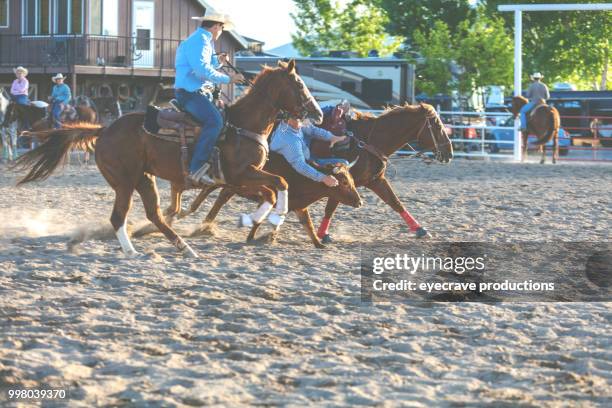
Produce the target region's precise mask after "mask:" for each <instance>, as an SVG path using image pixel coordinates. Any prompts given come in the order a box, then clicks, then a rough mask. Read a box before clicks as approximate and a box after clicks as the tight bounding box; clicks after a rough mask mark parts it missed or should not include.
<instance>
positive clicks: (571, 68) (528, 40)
mask: <svg viewBox="0 0 612 408" xmlns="http://www.w3.org/2000/svg"><path fill="white" fill-rule="evenodd" d="M515 3H516V4H524V3H534V4H535V3H550V0H487V1H486V2H485V10H486V12H487V14H488V15H489V16H501V17H502V18H503V19H504V21H505V25H506V27H507V28H508V29H509V30H510V32H512V31H513V29H514V15H513V13H499V12H498V11H497V6H498V5H500V4H515ZM580 3H601V1H597V0H582V1H581V2H580ZM610 38H612V12H609V11H562V12H561V11H552V12H523V73H524V76H525V79H527V76H528V75H529V74H530V73H533V72H535V71H539V72H541V73H542V74H544V75H545V76H546V78H547V81H549V82H554V81H562V82H572V83H574V84H577V85H579V86H581V87H582V88H586V89H590V88H593V87H594V86H596V85H598V86H599V87H601V85H604V87H605V83H606V82H608V84H609V82H610V79H609V78H607V77H609V75H610V72H611V70H610ZM608 86H609V85H608Z"/></svg>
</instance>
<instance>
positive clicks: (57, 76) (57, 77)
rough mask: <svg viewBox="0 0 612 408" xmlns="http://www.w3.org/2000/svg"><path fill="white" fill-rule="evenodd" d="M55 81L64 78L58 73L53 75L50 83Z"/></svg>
mask: <svg viewBox="0 0 612 408" xmlns="http://www.w3.org/2000/svg"><path fill="white" fill-rule="evenodd" d="M56 79H66V77H65V76H64V75H62V74H61V73H60V74H55V76H54V77H52V78H51V80H52V81H55V80H56Z"/></svg>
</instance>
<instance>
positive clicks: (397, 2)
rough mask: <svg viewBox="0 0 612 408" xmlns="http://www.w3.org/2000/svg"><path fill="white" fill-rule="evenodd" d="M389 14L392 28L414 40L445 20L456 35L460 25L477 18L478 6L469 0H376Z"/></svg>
mask: <svg viewBox="0 0 612 408" xmlns="http://www.w3.org/2000/svg"><path fill="white" fill-rule="evenodd" d="M375 2H376V4H377V5H378V6H380V7H381V8H383V9H384V10H385V11H386V12H387V15H388V16H389V24H388V26H387V27H388V31H389V33H391V34H393V35H401V36H403V37H405V38H406V39H408V41H409V42H412V41H413V39H414V37H413V35H414V33H415V32H416V31H419V32H420V33H421V34H424V35H427V34H429V32H430V31H431V30H432V29H434V27H435V26H436V23H437V22H439V21H441V22H443V23H444V24H446V26H447V27H448V29H449V32H450V33H452V34H455V33H456V32H457V30H458V28H459V25H460V24H461V23H462V22H463V21H465V20H468V21H470V22H471V21H473V20H474V18H475V13H474V9H473V8H472V7H470V4H469V1H468V0H429V1H423V0H375Z"/></svg>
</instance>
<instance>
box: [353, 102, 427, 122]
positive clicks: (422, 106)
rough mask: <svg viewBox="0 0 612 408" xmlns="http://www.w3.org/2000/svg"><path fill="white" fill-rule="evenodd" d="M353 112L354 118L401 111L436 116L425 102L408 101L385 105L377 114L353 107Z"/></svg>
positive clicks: (365, 117)
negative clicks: (410, 102)
mask: <svg viewBox="0 0 612 408" xmlns="http://www.w3.org/2000/svg"><path fill="white" fill-rule="evenodd" d="M353 112H354V114H355V119H356V120H374V119H383V118H389V117H392V116H395V115H400V114H403V113H425V114H426V116H427V117H429V118H433V117H436V116H438V114H437V113H436V110H435V109H434V107H433V106H431V105H429V104H427V103H419V104H418V105H409V104H408V103H404V104H403V105H391V106H387V107H386V108H385V109H384V111H383V112H382V113H381V114H380V115H378V116H376V115H374V114H372V113H370V112H361V111H359V110H356V109H354V110H353Z"/></svg>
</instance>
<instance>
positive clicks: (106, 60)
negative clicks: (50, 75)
mask: <svg viewBox="0 0 612 408" xmlns="http://www.w3.org/2000/svg"><path fill="white" fill-rule="evenodd" d="M179 43H180V40H169V39H159V38H144V37H118V36H97V35H96V36H94V35H78V36H76V35H51V36H23V35H10V34H9V35H5V34H2V35H0V65H2V66H17V65H23V66H25V67H28V68H32V67H69V66H73V65H88V66H106V67H125V68H156V69H166V68H168V69H171V68H174V58H175V54H176V48H177V47H178V45H179Z"/></svg>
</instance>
